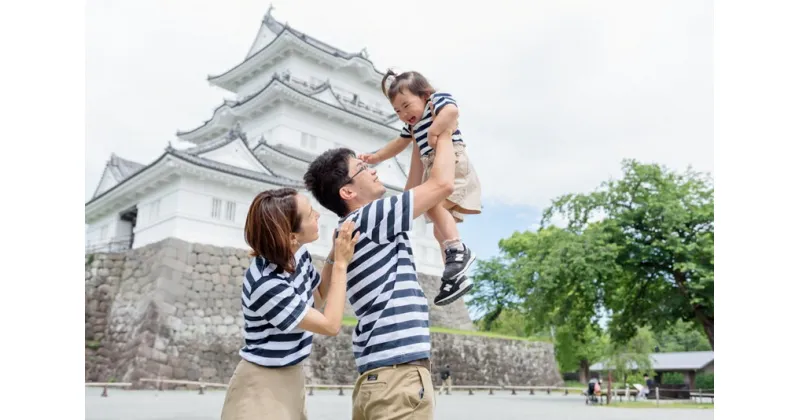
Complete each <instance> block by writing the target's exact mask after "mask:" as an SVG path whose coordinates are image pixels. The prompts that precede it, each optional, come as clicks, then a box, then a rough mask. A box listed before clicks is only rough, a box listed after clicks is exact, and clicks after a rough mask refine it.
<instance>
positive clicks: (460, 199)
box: [422, 142, 481, 223]
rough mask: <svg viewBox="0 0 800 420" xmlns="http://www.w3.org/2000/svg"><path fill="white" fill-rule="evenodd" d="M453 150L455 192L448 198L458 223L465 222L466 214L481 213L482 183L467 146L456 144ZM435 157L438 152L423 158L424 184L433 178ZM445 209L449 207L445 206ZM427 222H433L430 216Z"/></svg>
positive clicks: (426, 216)
mask: <svg viewBox="0 0 800 420" xmlns="http://www.w3.org/2000/svg"><path fill="white" fill-rule="evenodd" d="M453 149H454V151H455V153H456V180H455V191H453V194H451V195H450V196H449V197H447V200H448V201H450V202H451V203H453V204H454V206H453V207H452V208H451V209H450V213H451V214H452V215H453V218H455V219H456V222H463V221H464V215H465V214H480V213H481V181H480V180H479V179H478V174H477V172H475V168H473V167H472V163H470V161H469V156H467V152H466V145H464V143H463V142H454V143H453ZM435 155H436V151H433V150H432V151H431V152H430V153H428V154H427V155H425V156H422V168H423V172H422V182H425V181H426V180H427V179H428V178H429V177H430V176H431V168H432V167H433V158H434V156H435ZM445 207H447V206H446V205H445ZM425 220H426V221H428V222H429V223H430V221H431V220H430V218H428V215H425Z"/></svg>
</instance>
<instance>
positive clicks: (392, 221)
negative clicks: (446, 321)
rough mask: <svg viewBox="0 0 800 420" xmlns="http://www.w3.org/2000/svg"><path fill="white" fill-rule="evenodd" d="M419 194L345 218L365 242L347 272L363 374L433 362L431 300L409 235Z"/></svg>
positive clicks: (374, 204)
mask: <svg viewBox="0 0 800 420" xmlns="http://www.w3.org/2000/svg"><path fill="white" fill-rule="evenodd" d="M413 198H414V193H413V191H406V192H404V193H402V194H400V195H396V196H392V197H388V198H384V199H380V200H375V201H373V202H371V203H369V204H367V205H366V206H364V207H362V208H360V209H358V210H356V211H354V212H352V213H350V214H349V215H347V216H345V217H344V218H342V219H341V220H340V222H339V226H340V227H341V223H343V222H344V221H346V220H353V221H354V222H355V224H356V229H358V231H359V232H361V236H360V238H359V240H358V243H357V244H356V247H355V252H354V254H353V259H352V261H351V262H350V264H349V265H348V267H347V298H348V300H349V301H350V306H352V308H353V311H354V312H355V314H356V317H357V318H358V324H357V325H356V328H355V329H354V330H353V354H354V356H355V359H356V366H357V367H358V372H359V373H364V372H365V371H368V370H370V369H375V368H378V367H381V366H391V365H394V364H401V363H406V362H410V361H412V360H418V359H423V358H429V357H430V350H431V345H430V328H429V324H428V300H427V299H426V298H425V294H424V293H423V292H422V287H420V284H419V282H418V281H417V270H416V266H415V265H414V255H413V252H412V249H411V240H410V239H409V232H410V231H411V230H412V226H413V223H412V222H413V219H414V201H413Z"/></svg>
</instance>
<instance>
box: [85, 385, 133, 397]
mask: <svg viewBox="0 0 800 420" xmlns="http://www.w3.org/2000/svg"><path fill="white" fill-rule="evenodd" d="M130 386H133V384H132V383H130V382H86V387H87V388H100V387H102V388H103V393H102V394H100V396H101V397H107V396H108V388H128V387H130Z"/></svg>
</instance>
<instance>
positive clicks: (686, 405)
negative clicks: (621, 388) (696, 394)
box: [608, 401, 714, 410]
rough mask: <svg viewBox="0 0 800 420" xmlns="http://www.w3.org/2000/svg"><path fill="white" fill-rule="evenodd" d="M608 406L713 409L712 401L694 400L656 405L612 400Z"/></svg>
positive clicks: (650, 402)
mask: <svg viewBox="0 0 800 420" xmlns="http://www.w3.org/2000/svg"><path fill="white" fill-rule="evenodd" d="M608 407H621V408H693V409H711V410H713V409H714V404H713V403H696V402H689V401H687V402H677V401H676V402H668V403H661V404H659V405H656V403H655V401H623V402H612V403H611V404H610V405H608Z"/></svg>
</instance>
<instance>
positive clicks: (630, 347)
mask: <svg viewBox="0 0 800 420" xmlns="http://www.w3.org/2000/svg"><path fill="white" fill-rule="evenodd" d="M655 344H656V340H655V337H654V336H653V333H652V331H650V330H649V329H648V328H639V329H637V331H636V334H635V335H634V336H633V337H631V339H630V340H628V341H627V342H625V343H618V342H613V341H612V342H609V343H608V345H607V346H606V348H605V361H604V364H605V367H606V370H607V371H608V370H610V371H611V372H612V374H613V376H614V377H615V378H617V380H619V381H623V382H626V381H627V377H628V376H629V375H631V374H632V373H634V372H636V373H637V374H644V373H648V374H652V373H653V372H652V369H653V362H652V359H651V358H650V354H651V353H652V351H653V347H655Z"/></svg>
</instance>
